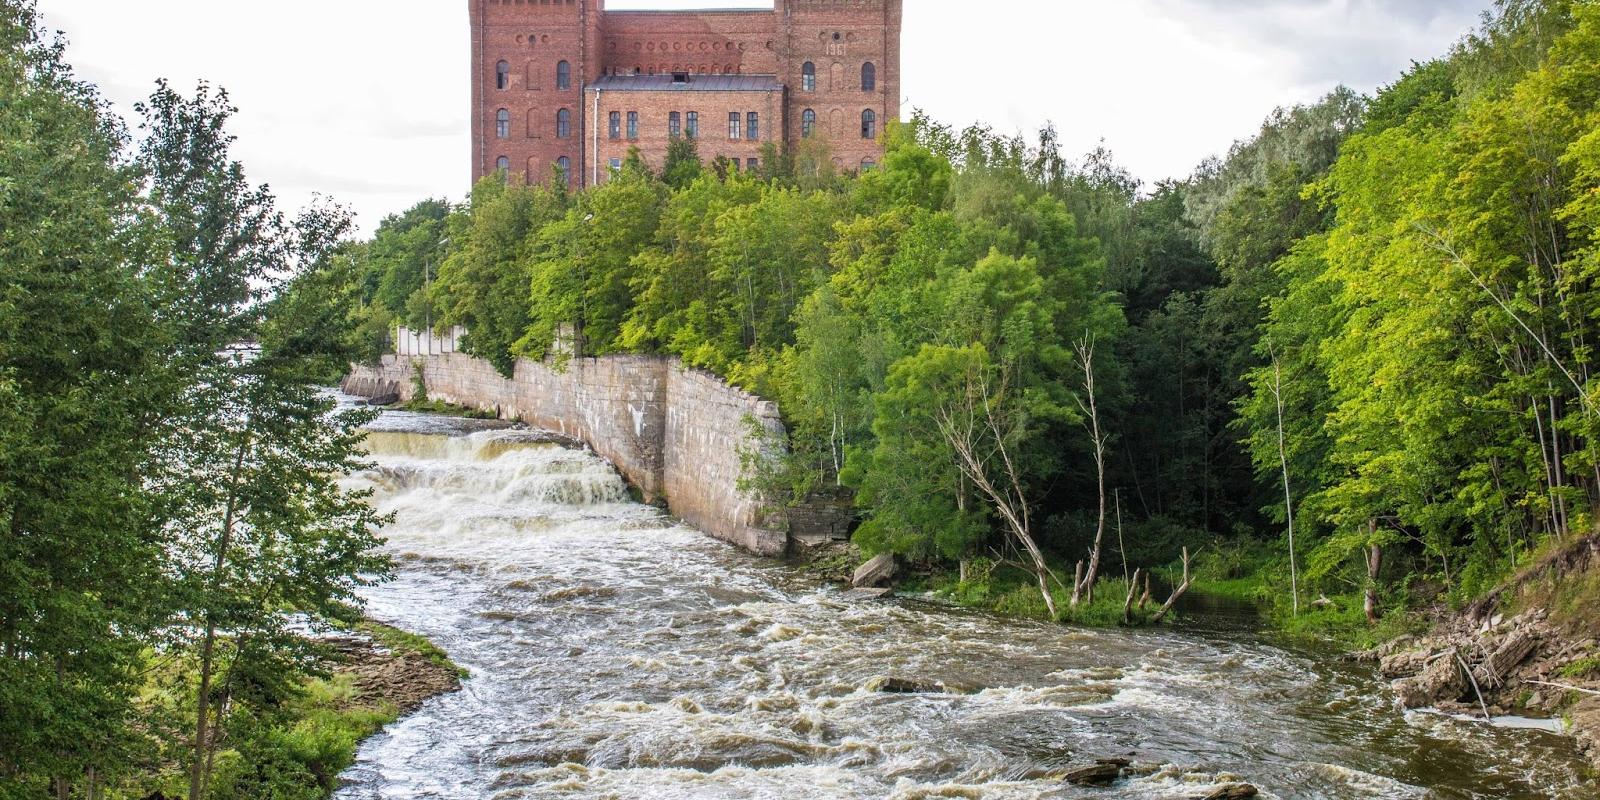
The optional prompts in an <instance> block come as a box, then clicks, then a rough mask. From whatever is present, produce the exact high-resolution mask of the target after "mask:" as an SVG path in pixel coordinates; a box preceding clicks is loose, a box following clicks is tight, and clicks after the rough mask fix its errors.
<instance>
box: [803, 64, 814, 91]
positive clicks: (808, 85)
mask: <svg viewBox="0 0 1600 800" xmlns="http://www.w3.org/2000/svg"><path fill="white" fill-rule="evenodd" d="M800 90H801V91H803V92H814V91H816V90H817V65H816V64H813V63H811V62H810V61H807V62H806V63H805V65H804V66H802V67H801V68H800Z"/></svg>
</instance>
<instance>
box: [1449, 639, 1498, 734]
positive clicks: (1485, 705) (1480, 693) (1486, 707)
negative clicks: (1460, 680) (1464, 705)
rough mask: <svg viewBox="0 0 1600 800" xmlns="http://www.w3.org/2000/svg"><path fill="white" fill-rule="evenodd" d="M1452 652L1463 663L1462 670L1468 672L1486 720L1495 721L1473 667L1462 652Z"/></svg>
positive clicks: (1458, 662)
mask: <svg viewBox="0 0 1600 800" xmlns="http://www.w3.org/2000/svg"><path fill="white" fill-rule="evenodd" d="M1450 654H1451V655H1453V656H1455V657H1456V663H1457V664H1460V665H1461V671H1462V672H1465V673H1467V680H1468V681H1470V682H1471V683H1472V693H1473V694H1475V695H1477V696H1478V708H1480V709H1483V718H1484V720H1486V721H1488V722H1494V715H1492V714H1490V713H1489V704H1488V703H1485V702H1483V690H1482V689H1479V688H1478V679H1477V678H1476V677H1473V675H1472V668H1471V667H1469V666H1467V662H1466V660H1464V659H1463V658H1461V653H1459V652H1457V651H1455V650H1452V651H1450ZM1457 685H1459V684H1457Z"/></svg>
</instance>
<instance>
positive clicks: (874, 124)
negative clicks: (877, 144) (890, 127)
mask: <svg viewBox="0 0 1600 800" xmlns="http://www.w3.org/2000/svg"><path fill="white" fill-rule="evenodd" d="M861 138H863V139H876V138H878V115H877V113H876V112H874V111H873V110H872V109H870V108H869V109H867V110H866V111H863V112H861Z"/></svg>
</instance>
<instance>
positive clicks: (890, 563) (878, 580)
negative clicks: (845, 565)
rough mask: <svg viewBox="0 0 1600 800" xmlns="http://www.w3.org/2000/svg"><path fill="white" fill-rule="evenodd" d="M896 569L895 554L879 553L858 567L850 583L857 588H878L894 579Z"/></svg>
mask: <svg viewBox="0 0 1600 800" xmlns="http://www.w3.org/2000/svg"><path fill="white" fill-rule="evenodd" d="M896 569H897V567H896V565H895V563H894V553H879V554H878V555H876V556H874V557H873V558H872V560H871V561H868V562H867V563H865V564H862V565H861V566H859V567H856V572H855V575H853V576H851V580H850V583H851V585H853V586H856V587H869V586H877V585H879V584H882V583H884V582H886V581H888V580H889V579H891V578H893V577H894V573H895V571H896Z"/></svg>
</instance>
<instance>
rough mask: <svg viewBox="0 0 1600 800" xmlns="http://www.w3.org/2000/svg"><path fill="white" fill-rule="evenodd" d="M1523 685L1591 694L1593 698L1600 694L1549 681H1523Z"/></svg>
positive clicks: (1591, 690)
mask: <svg viewBox="0 0 1600 800" xmlns="http://www.w3.org/2000/svg"><path fill="white" fill-rule="evenodd" d="M1523 683H1532V684H1536V685H1539V686H1550V687H1553V688H1556V689H1565V690H1566V691H1569V692H1581V693H1583V694H1592V695H1594V696H1595V697H1600V692H1597V691H1595V690H1593V689H1580V688H1578V687H1576V686H1568V685H1566V684H1564V683H1551V682H1549V681H1530V680H1524V681H1523Z"/></svg>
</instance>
